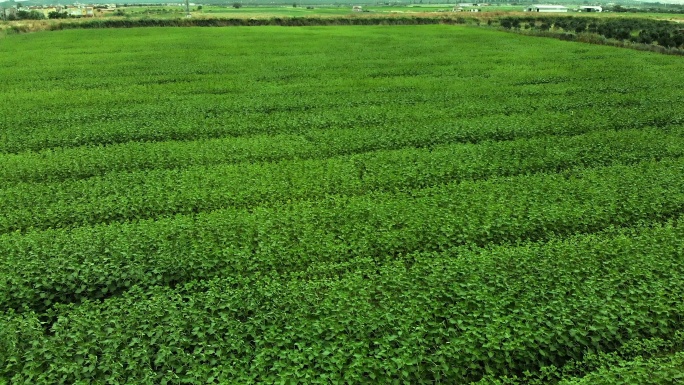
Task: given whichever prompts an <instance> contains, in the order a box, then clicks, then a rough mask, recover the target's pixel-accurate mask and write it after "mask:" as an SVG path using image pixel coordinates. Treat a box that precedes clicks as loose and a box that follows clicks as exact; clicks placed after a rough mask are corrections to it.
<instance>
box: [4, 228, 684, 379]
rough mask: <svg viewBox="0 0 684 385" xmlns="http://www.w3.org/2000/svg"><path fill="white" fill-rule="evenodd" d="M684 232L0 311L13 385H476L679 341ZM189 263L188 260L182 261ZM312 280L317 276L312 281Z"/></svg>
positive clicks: (586, 238)
mask: <svg viewBox="0 0 684 385" xmlns="http://www.w3.org/2000/svg"><path fill="white" fill-rule="evenodd" d="M683 247H684V227H682V222H681V220H679V221H675V222H673V223H667V224H665V225H656V226H654V227H641V228H636V229H634V228H633V229H626V230H619V231H610V232H607V233H604V234H599V235H583V236H575V237H571V238H570V239H566V240H554V241H551V242H549V243H547V244H525V245H520V246H518V247H510V246H505V247H495V248H492V249H489V250H483V249H478V248H474V249H466V248H456V249H452V250H447V251H444V252H441V253H419V254H411V255H405V256H403V257H401V258H397V259H396V260H394V261H388V262H385V263H384V264H378V263H377V261H374V260H373V259H371V258H356V259H355V260H353V261H349V262H351V263H352V264H353V265H354V269H353V271H351V272H347V273H340V274H338V275H333V276H328V277H325V274H327V271H329V270H330V269H334V266H332V267H331V266H330V265H321V266H319V268H320V269H321V274H314V275H312V276H311V278H310V279H302V277H293V278H287V277H280V278H278V277H273V276H268V275H263V276H262V275H256V276H254V275H242V274H236V275H234V276H227V277H225V278H220V279H214V280H208V281H202V282H191V283H188V284H186V285H182V286H179V287H176V288H175V289H171V288H168V287H147V288H141V287H135V288H133V289H132V290H131V291H129V292H128V293H126V294H124V295H122V296H120V297H117V298H111V299H108V300H106V301H104V302H101V303H100V302H86V303H83V304H81V305H79V306H75V305H69V306H60V307H58V308H57V309H56V311H57V315H58V316H57V321H56V322H55V323H54V324H53V325H52V327H51V329H50V333H49V334H45V335H44V334H43V333H42V330H41V325H40V321H39V319H38V317H37V315H35V314H34V313H31V312H27V313H24V314H14V313H12V312H9V313H6V314H5V315H4V316H3V317H2V319H1V320H0V323H1V326H2V327H0V333H3V338H0V341H1V342H0V343H2V344H3V346H2V349H0V352H2V353H0V375H3V376H5V377H6V378H11V379H12V380H13V381H15V382H16V383H20V382H21V383H23V382H33V383H58V382H60V381H61V382H67V383H75V382H77V381H82V382H88V383H95V382H98V383H100V382H101V383H116V382H118V383H132V382H134V383H139V384H147V383H149V384H152V383H164V382H165V381H168V382H170V383H172V382H191V381H201V382H202V383H207V382H208V383H219V382H221V381H223V382H224V383H226V382H227V383H273V382H278V381H285V382H288V381H289V382H290V383H292V382H297V381H300V382H301V381H304V382H307V383H389V382H390V381H404V382H408V383H413V384H420V383H425V384H432V383H435V382H440V381H442V382H450V383H468V382H469V381H477V380H478V379H480V378H481V377H482V376H483V375H485V374H494V375H519V374H521V373H522V372H523V371H526V370H535V369H538V368H540V367H542V366H548V365H556V366H558V367H560V366H561V365H563V364H564V363H566V362H567V361H568V360H570V359H574V360H581V359H582V356H583V355H584V354H586V353H587V352H591V351H594V352H596V351H610V350H614V349H616V348H617V347H619V346H620V344H621V343H623V342H625V341H628V340H633V339H635V338H654V337H662V338H669V337H672V336H673V335H674V334H675V332H676V331H677V330H679V329H681V327H682V326H684V325H682V319H683V318H682V317H683V316H684V305H683V303H682V301H681V300H680V298H682V297H683V296H684V264H682V261H681V258H682V254H681V250H682V248H683ZM188 266H191V265H188ZM316 277H318V278H316Z"/></svg>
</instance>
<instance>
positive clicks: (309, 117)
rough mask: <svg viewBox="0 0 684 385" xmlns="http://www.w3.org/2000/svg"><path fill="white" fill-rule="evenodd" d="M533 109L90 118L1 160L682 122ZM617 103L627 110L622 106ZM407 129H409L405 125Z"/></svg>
mask: <svg viewBox="0 0 684 385" xmlns="http://www.w3.org/2000/svg"><path fill="white" fill-rule="evenodd" d="M517 92H518V93H519V92H521V91H517ZM565 97H566V98H567V96H565ZM623 99H624V97H623ZM654 99H655V98H654ZM530 102H531V101H529V100H527V98H523V99H522V100H520V101H517V102H513V101H508V102H507V103H506V104H505V105H498V104H496V105H493V106H491V107H487V108H484V107H480V106H477V105H476V106H466V107H461V110H459V109H458V108H451V107H448V108H447V107H445V108H443V109H442V110H435V109H434V106H432V107H429V108H428V107H426V106H423V105H409V106H404V105H402V104H401V103H400V102H397V101H392V102H391V104H389V103H390V102H389V101H388V102H387V103H388V104H385V105H379V106H363V107H351V108H342V107H336V108H335V109H336V110H337V111H336V112H334V113H331V112H329V111H324V110H316V111H313V112H312V111H308V112H307V111H304V112H300V113H297V114H294V113H292V112H289V111H276V112H268V111H266V112H262V113H256V114H252V113H249V114H244V113H243V114H235V116H227V117H223V116H222V115H221V116H218V117H212V116H211V115H212V112H211V109H210V108H206V107H205V110H206V111H205V112H188V115H189V116H185V117H176V116H172V117H169V116H166V117H164V116H162V117H160V118H159V119H156V120H154V119H151V118H148V119H146V120H142V119H140V120H135V119H119V120H117V119H116V118H115V117H112V118H110V119H108V120H105V121H99V120H97V119H92V120H91V121H89V122H86V123H79V124H64V125H59V124H57V123H55V122H51V126H50V127H45V128H44V129H39V128H37V127H39V126H31V125H30V124H29V123H27V124H28V125H27V126H18V127H17V128H16V130H17V132H16V133H11V134H10V133H9V132H8V133H5V135H3V137H1V138H0V153H19V152H23V151H28V150H31V151H40V150H44V149H50V148H56V147H67V148H68V147H78V146H84V145H112V144H117V143H127V142H130V141H144V142H154V141H169V140H178V141H189V140H198V139H211V138H222V137H239V136H254V135H294V134H299V135H304V136H308V135H313V136H314V137H316V136H321V134H324V135H325V136H326V137H331V136H335V133H336V131H337V130H342V135H343V136H344V135H345V134H347V135H348V132H355V133H360V132H363V131H365V130H369V131H368V133H367V136H369V137H372V135H371V134H372V133H379V132H383V131H384V132H387V131H392V132H393V131H397V132H398V135H401V134H402V133H406V132H413V131H414V130H416V131H417V134H419V133H423V136H425V137H428V135H430V134H434V135H435V136H438V137H439V136H442V137H443V136H445V135H448V136H450V137H452V138H453V139H451V140H454V141H482V140H487V139H493V140H498V139H513V138H519V137H530V136H535V135H540V134H548V133H565V134H577V133H583V132H587V131H590V130H596V129H622V128H625V127H628V128H638V127H644V126H656V127H663V126H666V125H668V124H677V123H680V124H681V123H682V122H684V111H676V110H672V109H661V108H660V106H662V105H672V104H673V103H676V102H675V101H674V100H673V98H660V99H655V100H652V101H648V102H641V101H631V99H624V100H622V101H620V102H612V103H617V104H618V105H616V106H615V107H613V108H608V107H606V109H601V110H594V109H591V108H590V107H591V105H593V104H594V103H599V102H598V101H596V100H594V101H587V100H577V101H574V100H573V101H566V102H564V103H563V104H559V103H556V104H555V105H553V106H549V107H548V109H552V110H551V111H546V110H543V109H544V107H541V106H536V107H535V108H536V110H535V113H534V116H530V115H529V108H530V107H529V103H530ZM177 103H180V101H178V102H177ZM407 103H408V102H407ZM600 103H601V104H602V105H606V104H610V103H611V101H603V100H602V101H600ZM621 103H626V104H628V105H629V106H619V104H621ZM379 107H381V108H379ZM649 107H651V108H649ZM162 113H163V111H159V114H162ZM167 115H168V114H167ZM406 122H411V124H410V125H407V124H406ZM56 128H57V129H56ZM321 131H323V132H321Z"/></svg>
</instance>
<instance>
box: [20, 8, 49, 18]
mask: <svg viewBox="0 0 684 385" xmlns="http://www.w3.org/2000/svg"><path fill="white" fill-rule="evenodd" d="M17 19H19V20H42V19H45V15H44V14H43V13H42V12H38V11H36V10H32V11H17Z"/></svg>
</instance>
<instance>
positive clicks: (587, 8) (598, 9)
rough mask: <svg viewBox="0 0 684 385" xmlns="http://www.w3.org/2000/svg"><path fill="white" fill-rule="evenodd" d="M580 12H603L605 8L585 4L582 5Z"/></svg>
mask: <svg viewBox="0 0 684 385" xmlns="http://www.w3.org/2000/svg"><path fill="white" fill-rule="evenodd" d="M580 12H603V8H601V7H599V6H593V5H583V6H581V7H580Z"/></svg>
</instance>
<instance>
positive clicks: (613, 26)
mask: <svg viewBox="0 0 684 385" xmlns="http://www.w3.org/2000/svg"><path fill="white" fill-rule="evenodd" d="M499 23H500V25H501V26H502V27H504V28H508V29H511V28H515V29H520V28H523V29H530V30H538V31H549V30H556V31H559V32H562V33H564V36H565V37H566V38H571V39H573V38H576V37H577V35H578V34H584V33H587V34H594V35H598V36H601V37H604V38H606V39H614V40H626V41H630V42H633V43H643V44H656V45H660V46H662V47H665V48H680V49H681V48H684V29H682V27H681V26H680V25H679V24H677V23H673V22H669V21H663V20H653V19H640V18H615V17H567V16H557V17H549V16H530V17H503V18H501V20H500V21H499Z"/></svg>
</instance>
